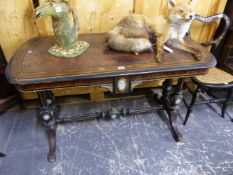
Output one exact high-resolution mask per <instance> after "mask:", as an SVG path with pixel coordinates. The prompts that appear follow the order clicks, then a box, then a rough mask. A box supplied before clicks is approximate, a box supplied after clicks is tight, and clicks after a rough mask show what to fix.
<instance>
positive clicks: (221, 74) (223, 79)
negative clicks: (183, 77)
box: [195, 67, 233, 86]
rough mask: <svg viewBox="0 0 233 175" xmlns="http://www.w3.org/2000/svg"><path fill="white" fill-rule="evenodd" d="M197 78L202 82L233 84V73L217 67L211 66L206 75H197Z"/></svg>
mask: <svg viewBox="0 0 233 175" xmlns="http://www.w3.org/2000/svg"><path fill="white" fill-rule="evenodd" d="M195 79H196V80H197V81H199V82H201V83H202V84H210V85H232V86H233V75H231V74H229V73H227V72H225V71H223V70H221V69H218V68H216V67H214V68H211V69H210V70H209V72H208V73H207V74H206V75H200V76H196V77H195Z"/></svg>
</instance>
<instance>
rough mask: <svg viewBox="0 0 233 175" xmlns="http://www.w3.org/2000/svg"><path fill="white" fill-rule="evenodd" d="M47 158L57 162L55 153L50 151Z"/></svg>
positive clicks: (51, 161)
mask: <svg viewBox="0 0 233 175" xmlns="http://www.w3.org/2000/svg"><path fill="white" fill-rule="evenodd" d="M47 159H48V161H49V162H50V163H55V162H56V154H55V153H48V155H47Z"/></svg>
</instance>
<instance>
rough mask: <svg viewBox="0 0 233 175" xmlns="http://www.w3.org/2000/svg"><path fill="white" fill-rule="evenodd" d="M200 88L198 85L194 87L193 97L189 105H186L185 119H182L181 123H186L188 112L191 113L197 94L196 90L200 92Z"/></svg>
mask: <svg viewBox="0 0 233 175" xmlns="http://www.w3.org/2000/svg"><path fill="white" fill-rule="evenodd" d="M200 89H201V88H200V86H198V87H197V88H196V90H195V92H194V94H193V98H192V100H191V103H190V105H189V106H188V111H187V113H186V116H185V120H184V123H183V124H184V125H186V123H187V121H188V119H189V116H190V114H191V112H192V110H193V106H194V105H195V102H196V99H197V95H198V92H200Z"/></svg>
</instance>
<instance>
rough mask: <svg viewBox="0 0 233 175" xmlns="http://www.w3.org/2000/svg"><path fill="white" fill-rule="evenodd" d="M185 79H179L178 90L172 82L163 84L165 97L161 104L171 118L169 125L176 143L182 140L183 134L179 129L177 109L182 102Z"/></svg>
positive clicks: (162, 98) (166, 81)
mask: <svg viewBox="0 0 233 175" xmlns="http://www.w3.org/2000/svg"><path fill="white" fill-rule="evenodd" d="M183 82H184V81H183V79H179V81H178V84H177V86H176V88H174V87H173V85H172V80H165V81H164V83H163V95H162V97H161V104H162V105H163V106H164V108H165V110H166V111H167V114H168V116H169V124H170V127H171V132H172V135H173V137H174V139H175V140H176V141H181V140H182V134H181V133H180V132H179V130H178V128H177V124H176V122H177V111H176V110H177V109H178V108H179V105H180V104H181V102H182V99H183V96H182V92H181V90H182V87H183Z"/></svg>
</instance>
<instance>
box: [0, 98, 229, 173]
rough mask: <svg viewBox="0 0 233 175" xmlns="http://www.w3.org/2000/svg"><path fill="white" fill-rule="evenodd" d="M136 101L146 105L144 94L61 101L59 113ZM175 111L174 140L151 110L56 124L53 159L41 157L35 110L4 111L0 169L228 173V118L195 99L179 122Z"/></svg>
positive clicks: (42, 139) (43, 148)
mask: <svg viewBox="0 0 233 175" xmlns="http://www.w3.org/2000/svg"><path fill="white" fill-rule="evenodd" d="M142 105H148V100H147V98H137V99H129V100H119V101H109V102H101V103H92V104H81V105H65V106H63V107H62V108H61V113H60V114H61V115H66V116H67V115H69V116H70V115H77V114H80V113H84V112H95V111H97V110H100V109H107V108H110V107H116V106H120V107H122V106H128V107H136V108H140V107H141V106H142ZM214 108H215V109H217V107H214ZM232 109H233V107H230V108H229V110H228V114H230V115H231V114H233V110H232ZM217 111H218V109H217ZM179 112H180V114H182V115H180V116H179V118H178V127H179V130H180V131H181V133H182V134H183V137H184V139H183V141H182V142H180V143H176V142H175V141H174V139H173V137H172V134H171V132H170V130H169V127H168V126H167V118H166V117H165V116H164V115H162V117H160V115H158V113H157V112H155V113H145V114H140V115H135V116H128V117H121V118H118V119H114V120H100V121H97V120H93V121H85V122H79V123H68V124H64V125H59V126H58V128H57V161H56V163H54V164H51V163H48V162H47V159H46V154H47V151H48V143H47V138H46V134H45V131H44V128H43V127H42V126H41V124H40V122H38V121H37V118H36V116H37V115H38V110H27V111H25V112H24V113H20V112H8V113H5V114H3V115H1V116H0V151H1V152H4V153H5V154H6V155H7V156H6V157H5V158H0V175H232V174H233V123H232V122H231V121H230V120H229V118H225V119H222V118H221V117H220V116H219V115H218V114H217V113H216V112H214V111H213V110H212V109H211V108H209V107H208V106H207V105H200V106H196V107H195V108H194V112H193V113H192V116H191V117H190V120H189V121H188V123H187V125H186V126H183V125H182V121H183V118H184V114H185V112H186V108H185V107H184V106H182V107H181V108H180V110H179Z"/></svg>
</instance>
